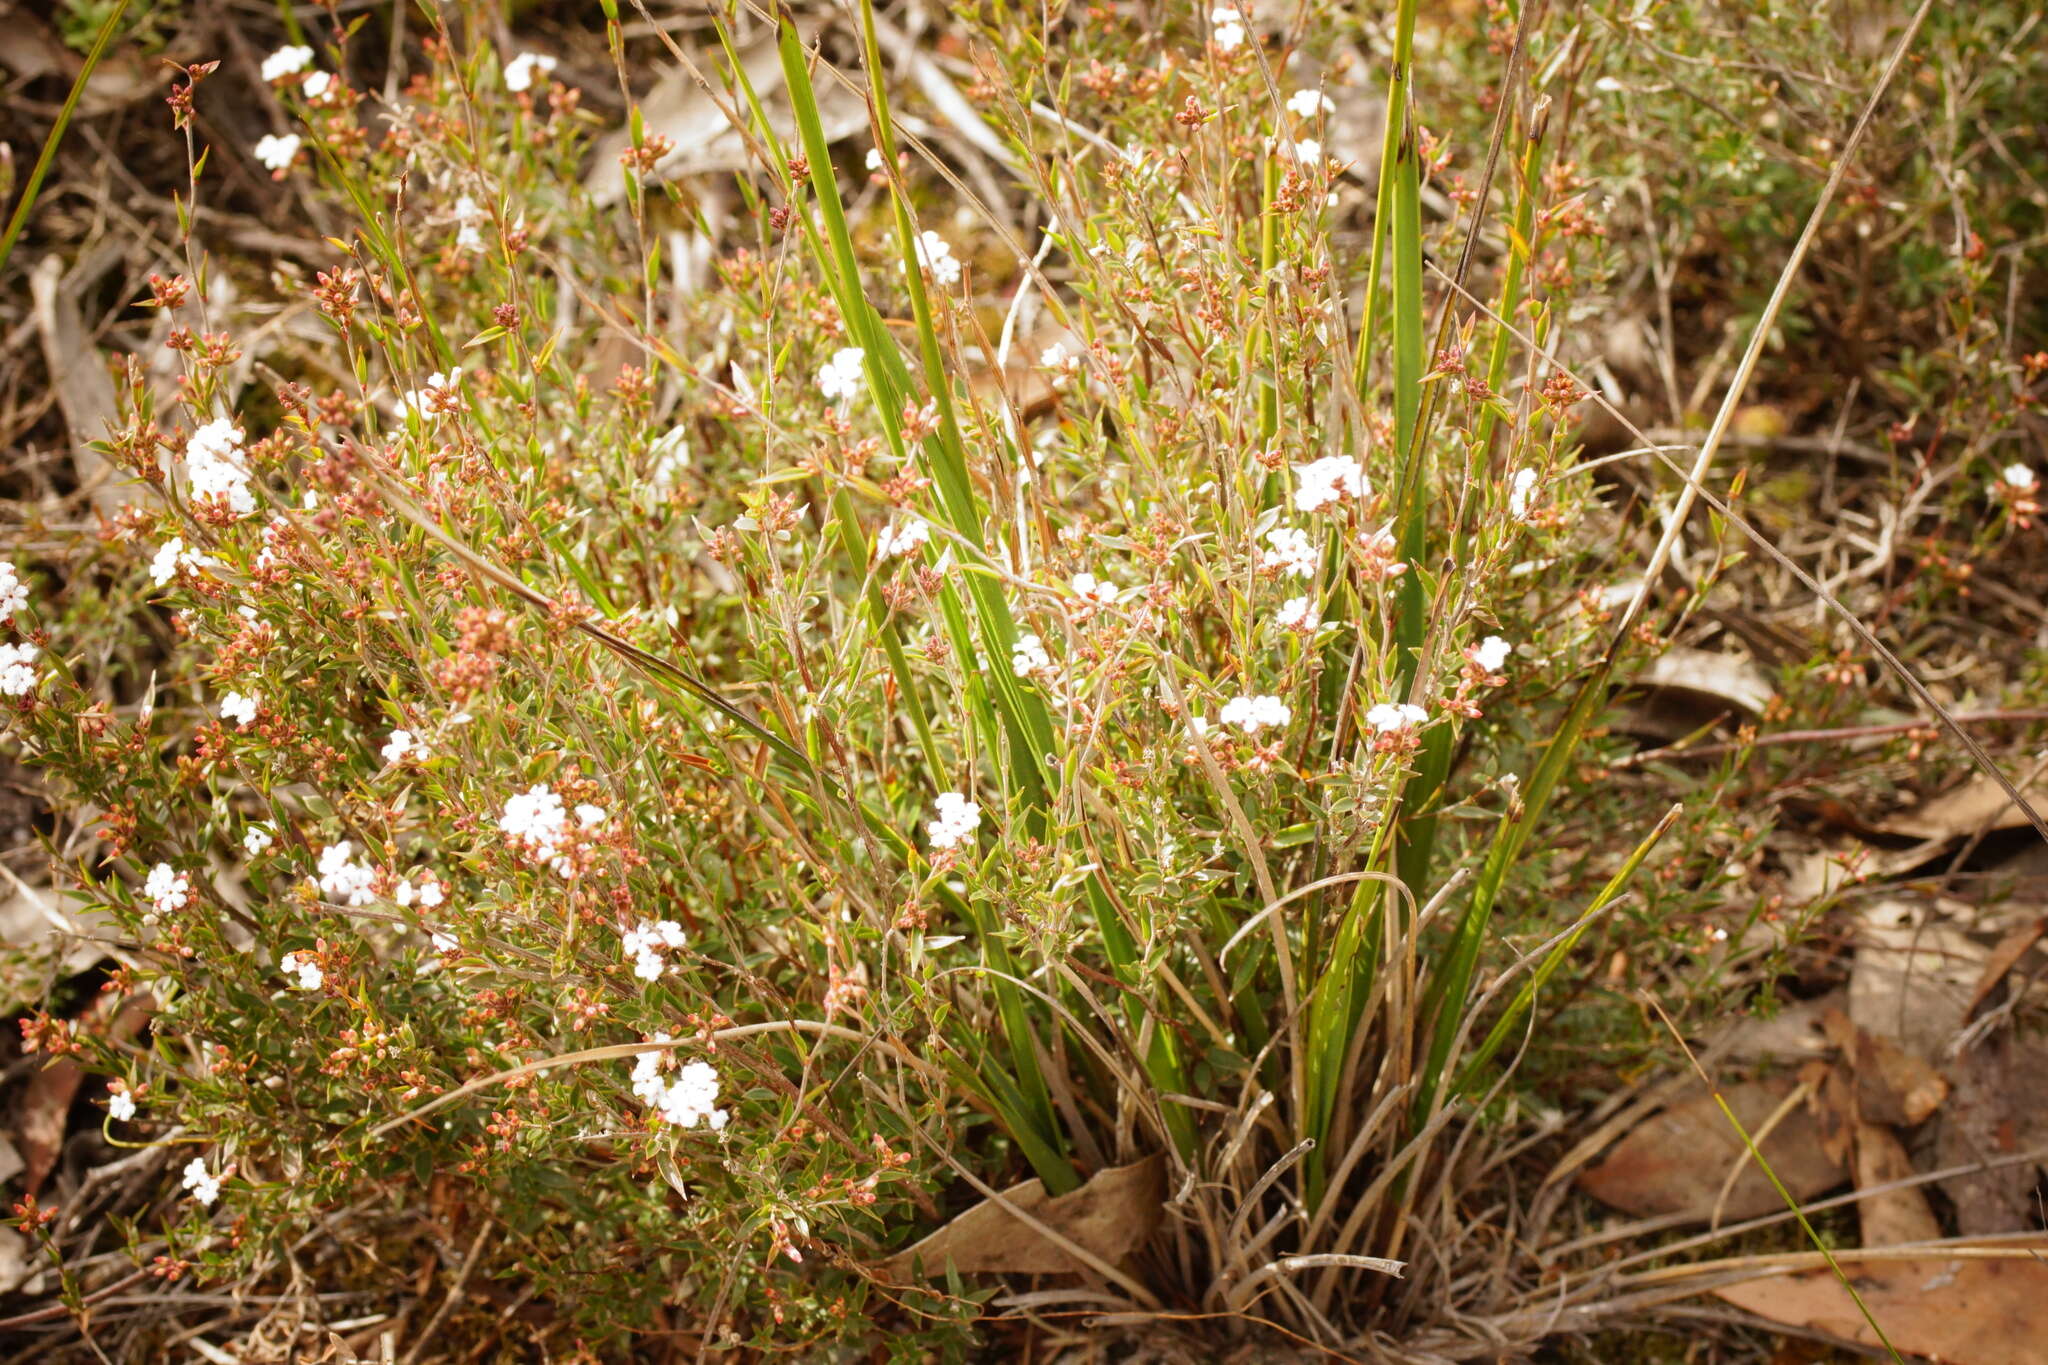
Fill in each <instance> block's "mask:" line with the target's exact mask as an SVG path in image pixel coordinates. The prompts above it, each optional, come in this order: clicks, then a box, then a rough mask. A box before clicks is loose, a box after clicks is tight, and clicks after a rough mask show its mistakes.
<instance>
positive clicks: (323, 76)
mask: <svg viewBox="0 0 2048 1365" xmlns="http://www.w3.org/2000/svg"><path fill="white" fill-rule="evenodd" d="M333 86H334V77H333V76H331V75H329V74H328V73H327V72H325V71H315V72H312V73H311V74H310V75H308V76H307V77H306V80H305V83H304V84H303V85H301V86H300V87H299V90H300V92H301V93H303V94H304V95H305V97H306V98H307V99H309V100H317V99H319V98H320V97H321V96H323V95H325V94H326V93H327V92H328V91H329V90H330V89H332V88H333Z"/></svg>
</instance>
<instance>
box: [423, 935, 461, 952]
mask: <svg viewBox="0 0 2048 1365" xmlns="http://www.w3.org/2000/svg"><path fill="white" fill-rule="evenodd" d="M427 941H428V942H430V943H432V944H433V945H434V951H435V952H437V953H452V952H454V951H455V950H456V949H458V948H460V947H461V946H462V944H461V943H460V942H459V941H457V939H456V937H455V935H453V934H450V933H447V932H445V931H443V930H440V929H436V930H435V931H434V932H433V933H431V934H428V935H427Z"/></svg>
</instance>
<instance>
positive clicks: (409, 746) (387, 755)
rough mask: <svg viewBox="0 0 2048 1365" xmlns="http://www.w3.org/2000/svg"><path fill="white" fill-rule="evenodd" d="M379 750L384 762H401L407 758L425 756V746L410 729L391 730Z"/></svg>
mask: <svg viewBox="0 0 2048 1365" xmlns="http://www.w3.org/2000/svg"><path fill="white" fill-rule="evenodd" d="M381 752H382V753H383V755H384V761H385V762H386V763H403V762H405V760H406V759H408V758H412V759H421V758H425V757H426V756H427V746H426V745H425V743H423V742H422V741H421V740H420V738H419V736H417V735H415V734H414V733H413V732H412V731H410V730H393V731H392V732H391V738H390V739H388V740H386V741H385V742H384V748H383V750H382V751H381Z"/></svg>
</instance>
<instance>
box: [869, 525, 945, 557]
mask: <svg viewBox="0 0 2048 1365" xmlns="http://www.w3.org/2000/svg"><path fill="white" fill-rule="evenodd" d="M931 538H932V528H931V527H930V526H929V525H927V524H926V523H925V522H924V521H923V520H922V519H920V518H918V517H907V518H905V519H904V520H902V521H900V522H897V523H896V524H895V525H893V526H884V527H883V528H882V533H881V534H880V535H878V536H876V537H875V558H876V559H897V558H900V557H902V556H904V555H907V554H910V553H912V552H913V551H915V550H917V549H919V548H921V547H922V546H923V545H924V543H925V542H926V541H928V540H930V539H931Z"/></svg>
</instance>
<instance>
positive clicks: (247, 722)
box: [220, 692, 256, 730]
mask: <svg viewBox="0 0 2048 1365" xmlns="http://www.w3.org/2000/svg"><path fill="white" fill-rule="evenodd" d="M220 718H221V719H222V720H231V721H233V722H234V723H235V724H236V725H239V726H240V727H241V728H242V729H244V730H246V729H248V728H249V727H250V726H251V725H254V724H255V723H256V699H255V698H254V697H251V696H247V695H245V694H243V693H240V692H230V693H228V694H227V695H226V696H225V697H222V698H221V699H220Z"/></svg>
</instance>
